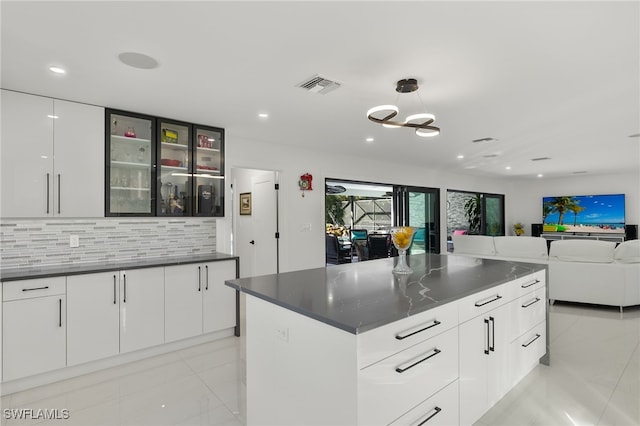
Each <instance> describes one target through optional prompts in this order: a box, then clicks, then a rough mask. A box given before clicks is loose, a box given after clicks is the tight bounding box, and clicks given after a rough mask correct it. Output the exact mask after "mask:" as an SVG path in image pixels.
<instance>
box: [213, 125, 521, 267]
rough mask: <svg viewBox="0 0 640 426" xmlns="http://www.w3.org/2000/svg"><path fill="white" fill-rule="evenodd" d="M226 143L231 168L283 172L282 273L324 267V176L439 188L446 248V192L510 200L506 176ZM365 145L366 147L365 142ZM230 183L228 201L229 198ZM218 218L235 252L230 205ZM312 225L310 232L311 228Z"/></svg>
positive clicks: (226, 246) (222, 237)
mask: <svg viewBox="0 0 640 426" xmlns="http://www.w3.org/2000/svg"><path fill="white" fill-rule="evenodd" d="M227 140H228V141H229V143H228V144H227V146H226V147H225V155H226V163H227V166H226V167H227V172H228V171H229V170H231V168H235V167H241V168H253V169H265V170H277V171H280V271H282V272H286V271H292V270H300V269H307V268H316V267H322V266H324V261H325V253H324V244H325V239H324V225H325V224H324V196H325V194H324V179H325V178H327V177H329V178H338V179H351V180H361V181H370V182H380V183H388V184H402V185H415V186H425V187H433V188H440V217H441V229H440V232H441V235H442V238H441V251H442V252H446V241H445V238H444V236H445V235H446V191H447V189H460V190H468V191H483V192H493V193H501V194H505V195H506V196H507V203H508V202H509V201H508V200H509V197H510V194H508V190H509V189H510V187H511V186H510V184H509V182H508V181H507V180H505V179H487V178H478V177H469V176H463V175H455V174H449V173H444V172H442V171H441V170H430V169H426V168H420V167H407V166H405V165H398V164H395V165H391V164H388V163H384V162H375V161H371V160H366V161H363V160H362V159H361V158H349V157H345V156H342V155H336V154H335V153H333V152H323V151H310V150H303V149H300V148H297V147H292V146H286V147H285V146H282V145H275V144H265V143H261V142H256V141H249V140H243V139H241V138H239V137H236V136H235V135H233V132H231V131H227ZM363 149H366V146H363ZM307 172H308V173H310V174H311V175H313V191H305V196H304V197H302V192H301V191H300V190H299V189H298V180H299V177H300V175H302V174H304V173H307ZM230 198H231V197H230V192H229V185H228V184H227V194H226V196H225V199H226V200H227V203H229V200H230ZM225 211H226V212H228V213H229V214H227V215H226V216H225V218H224V219H221V220H219V221H218V231H217V235H218V250H219V251H222V252H225V253H230V252H231V247H230V242H229V238H228V236H229V234H230V230H231V206H230V205H229V204H227V206H226V210H225ZM308 225H310V228H311V229H310V230H308Z"/></svg>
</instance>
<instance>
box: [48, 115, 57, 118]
mask: <svg viewBox="0 0 640 426" xmlns="http://www.w3.org/2000/svg"><path fill="white" fill-rule="evenodd" d="M47 117H49V118H58V116H57V115H51V114H49V115H47Z"/></svg>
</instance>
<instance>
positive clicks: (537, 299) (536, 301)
mask: <svg viewBox="0 0 640 426" xmlns="http://www.w3.org/2000/svg"><path fill="white" fill-rule="evenodd" d="M539 301H540V298H538V297H536V298H534V299H533V300H532V301H530V302H529V303H524V304H523V305H522V307H523V308H528V307H529V306H531V305H533V304H534V303H538V302H539Z"/></svg>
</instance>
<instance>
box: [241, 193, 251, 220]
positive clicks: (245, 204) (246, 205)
mask: <svg viewBox="0 0 640 426" xmlns="http://www.w3.org/2000/svg"><path fill="white" fill-rule="evenodd" d="M240 214H242V215H251V193H250V192H243V193H242V194H240Z"/></svg>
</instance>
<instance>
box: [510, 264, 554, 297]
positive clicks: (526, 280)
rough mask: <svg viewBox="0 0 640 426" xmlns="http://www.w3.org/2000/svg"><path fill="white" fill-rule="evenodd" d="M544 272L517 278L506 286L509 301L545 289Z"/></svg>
mask: <svg viewBox="0 0 640 426" xmlns="http://www.w3.org/2000/svg"><path fill="white" fill-rule="evenodd" d="M545 282H546V274H545V271H538V272H535V273H533V274H531V275H527V276H526V277H522V278H518V279H516V280H513V281H511V282H510V283H508V284H507V286H508V287H509V289H508V291H509V296H510V298H511V299H517V298H518V297H521V296H524V295H525V294H528V293H531V292H532V291H535V290H538V289H540V288H544V287H545Z"/></svg>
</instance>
